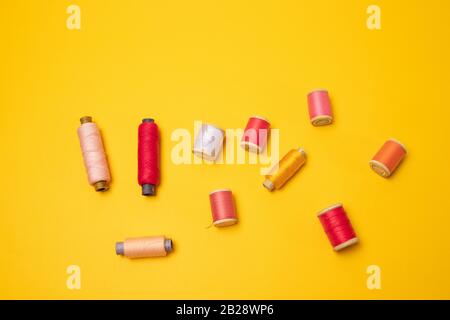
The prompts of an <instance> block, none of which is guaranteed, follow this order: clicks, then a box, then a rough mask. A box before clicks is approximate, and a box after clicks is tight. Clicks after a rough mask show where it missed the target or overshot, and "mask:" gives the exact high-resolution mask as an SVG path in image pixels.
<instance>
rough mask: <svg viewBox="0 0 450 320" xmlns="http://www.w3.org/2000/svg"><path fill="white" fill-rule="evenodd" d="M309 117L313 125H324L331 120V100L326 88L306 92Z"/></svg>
mask: <svg viewBox="0 0 450 320" xmlns="http://www.w3.org/2000/svg"><path fill="white" fill-rule="evenodd" d="M308 109H309V119H310V120H311V123H312V125H313V126H316V127H317V126H325V125H327V124H331V123H332V122H333V114H332V112H331V102H330V97H329V95H328V91H327V90H314V91H312V92H310V93H309V94H308Z"/></svg>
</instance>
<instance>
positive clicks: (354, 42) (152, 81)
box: [0, 0, 450, 299]
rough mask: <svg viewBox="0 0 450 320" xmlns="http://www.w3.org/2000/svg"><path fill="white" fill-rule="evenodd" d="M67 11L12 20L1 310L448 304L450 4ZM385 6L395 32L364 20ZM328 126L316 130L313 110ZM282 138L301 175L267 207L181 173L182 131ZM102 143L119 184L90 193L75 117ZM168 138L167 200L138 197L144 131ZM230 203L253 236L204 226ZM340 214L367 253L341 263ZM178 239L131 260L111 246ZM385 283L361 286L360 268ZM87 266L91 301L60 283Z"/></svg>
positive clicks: (218, 170) (120, 6)
mask: <svg viewBox="0 0 450 320" xmlns="http://www.w3.org/2000/svg"><path fill="white" fill-rule="evenodd" d="M74 3H76V4H78V5H79V6H80V7H81V30H79V31H76V30H75V31H71V30H68V29H67V28H66V19H67V17H68V15H67V14H66V8H67V6H68V5H70V4H72V2H69V1H31V0H30V1H2V2H1V4H0V35H1V39H2V41H1V42H2V49H1V51H0V68H1V69H0V70H1V72H0V77H1V78H0V81H1V82H0V90H1V93H0V99H1V100H0V140H1V143H0V152H1V157H0V168H1V169H0V170H1V171H0V173H1V175H0V176H1V178H0V179H1V180H0V181H1V184H0V219H1V220H0V243H1V253H0V261H1V263H0V298H33V299H34V298H64V299H66V298H67V299H78V298H89V299H90V298H160V299H165V298H237V299H240V298H269V299H272V298H273V299H278V298H283V299H284V298H287V299H291V298H363V299H366V298H369V299H370V298H387V299H390V298H450V275H449V270H450V268H449V267H450V258H449V252H450V241H449V237H450V232H449V225H450V205H449V187H448V181H449V179H450V174H449V170H448V164H449V161H450V152H449V150H448V149H449V143H448V138H449V133H450V132H449V129H448V123H447V122H448V121H447V120H448V118H449V117H450V111H449V105H448V103H449V102H448V101H449V98H448V95H449V92H450V85H449V83H450V81H449V76H448V75H449V73H450V62H449V60H448V58H449V56H450V50H449V45H448V39H449V36H450V25H449V23H448V21H449V18H450V17H449V16H450V2H449V1H445V0H442V1H437V0H430V1H387V0H383V1H382V0H376V1H362V0H352V1H317V0H315V1H261V0H258V1H210V0H208V1H196V0H194V1H131V0H130V1H99V0H96V1H87V0H77V1H75V2H74ZM370 4H377V5H379V6H380V7H381V10H382V30H381V31H370V30H368V29H367V28H366V18H367V14H366V9H367V6H368V5H370ZM317 87H322V88H327V89H328V90H329V91H330V94H331V96H332V102H333V110H334V113H335V123H334V124H333V125H331V126H328V127H321V128H315V127H313V126H311V124H310V123H309V119H308V114H307V105H306V94H307V92H308V91H309V90H310V89H313V88H317ZM252 114H259V115H264V116H266V117H267V118H268V119H270V121H271V123H272V125H273V127H274V128H279V129H280V136H281V146H280V153H281V154H284V153H286V152H287V151H288V150H289V149H291V148H293V147H297V146H302V147H304V148H305V150H306V151H307V153H308V163H307V164H306V166H305V167H304V168H303V169H302V170H301V172H300V173H299V174H298V175H297V176H296V177H295V178H294V179H293V180H291V181H290V182H289V183H288V184H287V185H286V186H285V188H284V189H282V190H280V191H277V192H274V193H269V192H267V190H265V189H264V188H263V187H262V186H261V183H262V180H263V177H262V176H260V174H259V168H260V167H259V166H258V165H250V164H246V165H214V166H211V165H179V166H176V165H174V164H173V163H172V162H171V158H170V152H171V150H172V148H173V146H174V145H175V142H172V141H171V140H170V136H171V133H172V132H173V130H175V129H177V128H187V129H189V130H190V131H192V130H193V122H194V120H204V121H209V122H212V123H217V124H219V125H220V126H222V127H224V128H242V127H243V126H244V125H245V123H246V121H247V119H248V117H249V116H250V115H252ZM83 115H91V116H93V118H94V120H95V121H96V122H97V123H98V125H99V127H100V128H101V130H102V133H103V137H104V141H105V145H106V150H107V154H108V157H109V160H110V167H111V172H112V176H113V183H112V186H111V190H110V191H109V192H107V193H96V192H94V190H93V188H92V187H90V186H89V185H88V183H87V178H86V174H85V169H84V166H83V163H82V156H81V152H80V147H79V142H78V137H77V133H76V130H77V127H78V126H79V122H78V119H79V118H80V117H81V116H83ZM149 116H150V117H154V118H155V119H156V120H157V123H158V124H159V126H160V129H161V135H162V183H161V186H160V187H159V188H158V196H157V197H156V198H145V197H142V196H141V195H140V187H139V185H138V184H137V159H136V158H137V127H138V125H139V123H140V120H141V118H143V117H149ZM389 137H395V138H397V139H399V140H401V141H402V142H403V143H404V144H405V145H406V146H407V147H408V151H409V154H408V156H407V158H406V159H405V161H404V163H403V164H402V165H401V167H400V168H399V170H398V171H397V172H396V173H395V175H394V176H393V177H392V179H389V180H386V179H383V178H381V177H379V176H377V175H376V174H375V173H374V172H372V171H371V170H370V168H369V165H368V161H369V160H370V159H371V157H372V156H373V154H374V153H375V152H376V151H377V150H378V148H379V147H380V146H381V145H382V143H383V142H384V141H385V140H386V139H387V138H389ZM224 187H226V188H231V189H232V190H233V192H234V194H235V197H236V203H237V207H238V214H239V218H240V223H239V224H238V225H236V226H233V227H230V228H225V229H220V230H219V229H216V228H210V229H205V226H207V225H208V224H209V223H210V208H209V200H208V193H209V192H210V191H211V190H214V189H216V188H224ZM335 202H342V203H344V205H345V207H346V209H347V212H348V214H349V216H350V218H351V220H352V223H353V225H354V227H355V229H356V231H357V233H358V235H359V237H360V239H361V243H360V244H359V245H357V246H355V247H353V248H351V249H349V250H346V251H343V252H341V253H339V254H337V253H335V252H333V250H332V248H331V246H330V244H329V242H328V240H327V239H326V236H325V233H324V231H323V230H322V227H321V225H320V223H319V221H318V219H317V218H316V212H317V211H319V210H321V209H323V208H324V207H327V206H329V205H331V204H333V203H335ZM159 234H164V235H167V236H170V237H172V238H173V240H174V244H175V252H174V253H173V254H171V255H170V256H168V257H166V258H157V259H144V260H136V261H131V260H129V259H126V258H122V257H118V256H116V255H115V253H114V244H115V242H116V241H120V240H123V239H124V238H126V237H130V236H144V235H159ZM372 264H375V265H378V266H380V268H381V272H382V273H381V277H382V278H381V281H382V289H381V290H372V291H371V290H368V289H367V287H366V279H367V274H366V268H367V266H369V265H372ZM69 265H78V266H80V268H81V290H69V289H67V287H66V279H67V277H68V275H67V274H66V268H67V266H69Z"/></svg>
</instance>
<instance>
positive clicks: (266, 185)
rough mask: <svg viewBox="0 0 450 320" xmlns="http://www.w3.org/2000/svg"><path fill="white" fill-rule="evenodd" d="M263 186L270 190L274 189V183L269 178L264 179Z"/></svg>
mask: <svg viewBox="0 0 450 320" xmlns="http://www.w3.org/2000/svg"><path fill="white" fill-rule="evenodd" d="M263 186H264V187H266V188H267V190H269V191H272V190H273V189H274V185H273V183H272V181H270V180H269V179H266V180H264V182H263Z"/></svg>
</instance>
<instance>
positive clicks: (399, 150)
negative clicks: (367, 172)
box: [369, 139, 406, 178]
mask: <svg viewBox="0 0 450 320" xmlns="http://www.w3.org/2000/svg"><path fill="white" fill-rule="evenodd" d="M405 155H406V148H405V146H404V145H403V144H402V143H401V142H399V141H397V140H395V139H389V140H388V141H386V142H385V143H384V145H383V146H382V147H381V149H380V150H379V151H378V152H377V154H375V156H374V157H373V158H372V160H370V161H369V165H370V167H371V168H372V170H373V171H375V172H376V173H377V174H379V175H380V176H382V177H383V178H389V177H390V176H391V174H392V173H393V172H394V171H395V169H396V168H397V167H398V165H399V164H400V162H401V161H402V160H403V158H404V157H405Z"/></svg>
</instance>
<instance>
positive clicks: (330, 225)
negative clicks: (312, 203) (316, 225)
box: [317, 203, 358, 251]
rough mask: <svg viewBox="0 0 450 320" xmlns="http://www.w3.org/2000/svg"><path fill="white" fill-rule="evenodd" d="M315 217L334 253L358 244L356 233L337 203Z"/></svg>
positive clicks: (342, 208)
mask: <svg viewBox="0 0 450 320" xmlns="http://www.w3.org/2000/svg"><path fill="white" fill-rule="evenodd" d="M317 216H318V217H319V220H320V222H321V224H322V226H323V229H324V230H325V233H326V234H327V237H328V240H329V241H330V243H331V245H332V246H333V248H334V250H335V251H339V250H342V249H344V248H347V247H349V246H351V245H353V244H355V243H357V242H358V238H357V237H356V233H355V231H354V230H353V227H352V224H351V223H350V220H349V219H348V217H347V213H346V212H345V210H344V207H343V206H342V204H340V203H338V204H336V205H333V206H331V207H328V208H326V209H324V210H322V211H320V212H319V213H318V214H317Z"/></svg>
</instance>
